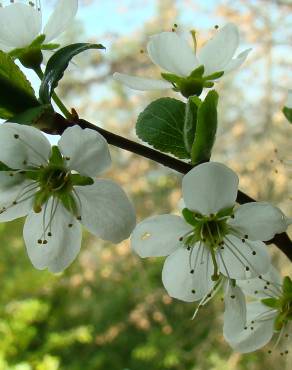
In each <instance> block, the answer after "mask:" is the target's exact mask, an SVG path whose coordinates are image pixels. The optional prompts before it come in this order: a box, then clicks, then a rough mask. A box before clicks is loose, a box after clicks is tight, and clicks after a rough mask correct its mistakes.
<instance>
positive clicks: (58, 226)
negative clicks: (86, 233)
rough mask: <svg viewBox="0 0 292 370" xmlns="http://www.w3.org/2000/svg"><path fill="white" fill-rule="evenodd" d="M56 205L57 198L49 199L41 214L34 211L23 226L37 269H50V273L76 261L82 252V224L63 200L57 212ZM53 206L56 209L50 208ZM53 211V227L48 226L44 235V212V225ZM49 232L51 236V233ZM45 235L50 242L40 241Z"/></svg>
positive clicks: (29, 251)
mask: <svg viewBox="0 0 292 370" xmlns="http://www.w3.org/2000/svg"><path fill="white" fill-rule="evenodd" d="M55 205H56V201H55V202H53V200H52V199H50V200H49V202H48V205H47V207H45V206H44V207H43V210H42V212H41V213H34V212H31V213H30V214H29V215H28V216H27V219H26V222H25V225H24V229H23V237H24V241H25V244H26V249H27V253H28V256H29V258H30V260H31V262H32V264H33V265H34V267H35V268H37V269H39V270H43V269H45V268H48V269H49V270H50V271H51V272H61V271H63V270H64V269H65V268H66V267H68V266H69V265H70V264H71V263H72V262H73V260H74V259H75V258H76V256H77V254H78V253H79V251H80V246H81V225H80V224H79V222H77V221H76V220H75V218H74V217H73V216H72V215H71V214H70V213H69V212H68V211H67V210H66V209H65V208H64V207H63V206H62V204H60V203H59V204H58V206H57V209H56V212H54V207H55ZM52 207H53V211H51V209H52ZM51 212H53V214H54V216H53V218H52V222H51V228H49V227H48V228H47V230H46V235H45V237H44V236H43V217H44V216H43V215H44V213H45V215H46V217H45V226H47V225H48V224H49V219H50V215H51ZM69 225H70V227H69ZM71 225H72V226H71ZM49 232H51V233H52V236H48V233H49ZM44 238H45V239H46V240H47V244H39V243H38V240H39V239H44Z"/></svg>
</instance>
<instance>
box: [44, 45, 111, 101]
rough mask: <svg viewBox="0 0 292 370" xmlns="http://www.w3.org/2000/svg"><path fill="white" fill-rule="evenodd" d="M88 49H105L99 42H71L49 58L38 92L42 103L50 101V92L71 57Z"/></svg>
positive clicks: (55, 85)
mask: <svg viewBox="0 0 292 370" xmlns="http://www.w3.org/2000/svg"><path fill="white" fill-rule="evenodd" d="M88 49H105V47H104V46H103V45H101V44H88V43H78V44H72V45H68V46H65V47H64V48H61V49H59V50H58V51H57V52H56V53H55V54H54V55H53V56H52V57H51V58H50V59H49V61H48V63H47V67H46V70H45V73H44V77H43V80H42V83H41V87H40V93H39V96H40V100H41V101H42V102H43V103H44V104H47V103H50V101H51V97H52V94H53V92H54V90H55V88H56V87H57V86H58V82H59V81H60V80H61V78H62V77H63V75H64V72H65V70H66V69H67V67H68V65H69V63H70V61H71V59H72V58H73V57H75V56H76V55H77V54H79V53H82V52H83V51H85V50H88Z"/></svg>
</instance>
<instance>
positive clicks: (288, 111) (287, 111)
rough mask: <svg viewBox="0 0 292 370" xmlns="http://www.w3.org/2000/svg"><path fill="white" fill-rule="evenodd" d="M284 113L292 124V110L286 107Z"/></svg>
mask: <svg viewBox="0 0 292 370" xmlns="http://www.w3.org/2000/svg"><path fill="white" fill-rule="evenodd" d="M282 112H283V114H284V116H285V117H286V118H287V120H288V121H289V122H290V123H292V108H288V107H284V108H283V110H282Z"/></svg>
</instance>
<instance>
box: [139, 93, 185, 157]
mask: <svg viewBox="0 0 292 370" xmlns="http://www.w3.org/2000/svg"><path fill="white" fill-rule="evenodd" d="M185 106H186V105H185V103H183V102H182V101H180V100H176V99H173V98H160V99H157V100H155V101H153V102H152V103H150V104H149V105H148V106H147V107H146V108H145V109H144V111H143V112H142V113H140V115H139V117H138V120H137V124H136V133H137V135H138V137H139V138H140V139H141V140H143V141H145V142H146V143H148V144H150V145H152V146H153V147H154V148H155V149H158V150H160V151H161V152H164V153H171V154H173V155H175V156H176V157H177V158H190V155H189V153H188V152H187V150H186V148H185V144H184V138H183V129H184V119H185Z"/></svg>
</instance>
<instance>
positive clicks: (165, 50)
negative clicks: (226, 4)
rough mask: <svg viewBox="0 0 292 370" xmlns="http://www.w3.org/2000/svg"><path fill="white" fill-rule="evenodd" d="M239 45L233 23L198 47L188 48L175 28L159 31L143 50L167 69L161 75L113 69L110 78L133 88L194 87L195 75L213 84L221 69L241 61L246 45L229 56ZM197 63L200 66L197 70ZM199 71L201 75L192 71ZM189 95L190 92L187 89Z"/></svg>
mask: <svg viewBox="0 0 292 370" xmlns="http://www.w3.org/2000/svg"><path fill="white" fill-rule="evenodd" d="M238 45H239V32H238V28H237V27H236V25H235V24H233V23H228V24H226V25H225V26H224V27H223V28H222V29H221V30H219V31H218V32H217V33H216V35H215V36H214V37H213V38H212V39H211V40H209V41H208V42H207V43H206V44H205V45H204V46H203V47H202V48H201V49H200V50H199V51H198V53H196V50H192V48H191V47H190V46H189V44H188V42H187V40H186V39H185V38H184V37H182V36H181V35H179V34H177V33H176V32H162V33H159V34H156V35H154V36H152V37H151V38H150V41H149V42H148V44H147V52H148V55H149V57H150V59H151V61H152V62H153V63H154V64H156V65H157V66H159V67H160V68H162V69H163V70H164V71H167V72H168V73H162V77H163V79H161V80H156V79H151V78H143V77H136V76H129V75H126V74H123V73H114V75H113V78H114V79H115V80H117V81H120V82H122V83H124V84H125V85H127V86H128V87H130V88H132V89H135V90H143V91H144V90H156V89H169V88H173V87H175V89H177V90H179V91H182V93H183V92H184V90H187V91H188V92H192V87H193V88H194V91H195V90H196V86H195V85H196V84H197V82H198V80H197V79H198V78H199V77H201V78H202V80H203V82H206V85H204V86H206V87H211V86H213V84H212V83H211V84H210V82H208V81H213V80H215V79H217V78H219V77H220V76H221V75H222V74H223V73H224V74H226V73H228V72H230V71H232V70H234V69H236V68H239V67H240V65H241V64H242V63H243V62H244V61H245V59H246V57H247V55H248V53H249V52H250V49H247V50H245V51H243V52H242V53H240V54H239V55H238V56H237V57H236V58H233V56H234V54H235V51H236V49H237V48H238ZM200 66H203V67H204V70H198V68H199V67H200ZM196 70H197V72H198V71H199V72H200V73H201V72H202V73H203V75H200V73H199V74H198V73H197V72H195V73H194V71H196ZM184 95H185V96H186V94H184ZM189 95H192V94H191V93H190V94H189Z"/></svg>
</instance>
